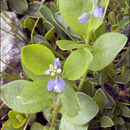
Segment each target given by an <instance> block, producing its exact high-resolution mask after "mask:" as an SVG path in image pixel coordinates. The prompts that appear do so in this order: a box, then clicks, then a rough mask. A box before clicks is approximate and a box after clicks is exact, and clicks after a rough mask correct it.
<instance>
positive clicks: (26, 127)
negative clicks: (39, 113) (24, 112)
mask: <svg viewBox="0 0 130 130" xmlns="http://www.w3.org/2000/svg"><path fill="white" fill-rule="evenodd" d="M30 119H31V115H30V117H29V118H28V120H27V122H26V124H25V126H24V129H23V130H26V128H27V126H28V123H29V121H30Z"/></svg>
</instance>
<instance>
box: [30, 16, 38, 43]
mask: <svg viewBox="0 0 130 130" xmlns="http://www.w3.org/2000/svg"><path fill="white" fill-rule="evenodd" d="M38 21H39V18H38V19H37V20H36V22H35V24H34V26H33V29H32V32H31V44H33V33H34V30H35V28H36V26H37V24H38Z"/></svg>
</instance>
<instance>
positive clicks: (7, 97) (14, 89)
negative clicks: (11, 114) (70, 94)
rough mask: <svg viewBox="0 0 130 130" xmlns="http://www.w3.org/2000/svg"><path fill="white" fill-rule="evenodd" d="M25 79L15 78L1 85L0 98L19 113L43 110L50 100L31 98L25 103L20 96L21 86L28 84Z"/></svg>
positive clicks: (49, 103) (50, 102)
mask: <svg viewBox="0 0 130 130" xmlns="http://www.w3.org/2000/svg"><path fill="white" fill-rule="evenodd" d="M29 83H30V82H29V81H26V80H17V81H13V82H10V83H8V84H6V85H4V86H2V87H1V99H2V101H3V102H4V103H5V104H6V105H7V106H8V107H9V108H11V109H13V110H15V111H17V112H21V113H36V112H40V111H42V110H44V109H45V108H47V107H49V106H50V105H51V104H52V100H49V99H48V100H40V101H38V102H34V101H33V100H32V101H30V102H28V103H26V101H25V102H24V97H23V96H22V90H23V88H24V87H25V86H26V85H27V84H29Z"/></svg>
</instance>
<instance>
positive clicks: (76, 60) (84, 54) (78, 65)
mask: <svg viewBox="0 0 130 130" xmlns="http://www.w3.org/2000/svg"><path fill="white" fill-rule="evenodd" d="M92 58H93V56H92V54H91V52H90V51H89V50H88V49H87V48H81V49H78V50H76V51H73V52H72V53H71V54H70V55H69V57H68V58H67V60H66V61H65V64H64V68H63V76H64V77H65V78H67V79H69V80H76V79H78V78H80V77H81V76H82V75H83V74H84V73H85V71H86V70H87V69H88V66H89V64H90V62H91V61H92Z"/></svg>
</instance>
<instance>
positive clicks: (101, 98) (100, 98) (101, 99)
mask: <svg viewBox="0 0 130 130" xmlns="http://www.w3.org/2000/svg"><path fill="white" fill-rule="evenodd" d="M94 100H95V101H96V103H97V104H98V106H99V110H100V111H101V113H103V110H104V107H105V105H106V104H107V97H106V95H105V93H104V92H103V91H102V89H98V90H97V91H96V93H95V96H94Z"/></svg>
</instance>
